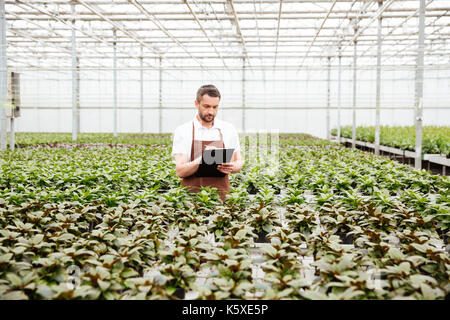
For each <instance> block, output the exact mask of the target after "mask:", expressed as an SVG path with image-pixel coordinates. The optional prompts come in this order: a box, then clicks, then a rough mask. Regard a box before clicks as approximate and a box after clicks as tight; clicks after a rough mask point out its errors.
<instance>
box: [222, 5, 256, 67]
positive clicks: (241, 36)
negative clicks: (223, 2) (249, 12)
mask: <svg viewBox="0 0 450 320" xmlns="http://www.w3.org/2000/svg"><path fill="white" fill-rule="evenodd" d="M227 1H228V3H229V5H230V8H231V12H232V13H233V17H234V22H235V23H236V31H237V33H238V35H239V37H240V38H241V43H242V51H243V53H244V55H245V58H246V60H247V62H248V65H249V66H250V60H249V57H248V53H247V46H246V44H245V40H244V36H243V35H242V30H241V27H240V25H239V18H238V16H237V14H236V10H235V9H234V4H233V0H227Z"/></svg>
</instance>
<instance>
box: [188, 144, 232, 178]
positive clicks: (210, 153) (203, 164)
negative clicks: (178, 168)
mask: <svg viewBox="0 0 450 320" xmlns="http://www.w3.org/2000/svg"><path fill="white" fill-rule="evenodd" d="M233 153H234V149H232V148H231V149H227V148H217V149H209V150H204V151H203V154H202V160H201V161H200V164H199V166H198V169H197V171H196V172H195V173H194V176H196V177H225V173H223V172H220V171H219V170H217V165H219V164H222V163H227V162H230V161H231V158H232V157H233Z"/></svg>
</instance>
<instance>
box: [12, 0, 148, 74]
mask: <svg viewBox="0 0 450 320" xmlns="http://www.w3.org/2000/svg"><path fill="white" fill-rule="evenodd" d="M17 2H18V3H20V4H22V5H25V6H28V7H30V8H32V9H34V10H36V11H37V12H40V13H42V14H44V15H46V16H49V17H50V18H52V19H54V20H55V21H57V22H59V23H61V24H64V25H66V26H68V27H69V28H70V29H75V30H76V31H78V32H80V33H82V34H84V35H85V36H87V37H89V38H92V39H95V40H97V41H99V42H101V43H103V44H105V45H106V46H108V47H109V46H110V45H111V43H109V42H108V41H106V40H105V39H103V38H101V37H99V36H97V35H95V34H92V33H89V32H87V31H86V30H83V29H82V28H79V27H77V26H76V25H73V24H71V23H68V22H66V21H65V20H63V19H61V18H59V17H58V16H57V15H55V14H53V13H51V12H49V11H47V10H45V9H42V8H40V7H37V6H35V5H33V4H30V3H26V2H23V1H21V0H17ZM18 7H19V8H22V7H21V6H19V5H18ZM24 10H25V9H24ZM19 19H21V20H25V21H27V22H32V21H31V20H30V19H26V18H22V17H19ZM37 25H38V24H37ZM40 28H43V27H40ZM53 32H54V31H53ZM54 33H55V32H54ZM55 34H56V33H55ZM30 37H31V36H30ZM61 37H62V36H61ZM63 38H64V37H63ZM32 41H38V40H37V39H35V38H33V37H32ZM54 42H55V41H52V43H54ZM41 43H42V45H44V46H50V47H52V46H53V45H50V44H47V43H44V42H41ZM53 47H55V46H53ZM55 48H56V47H55ZM60 48H64V47H60ZM64 49H66V48H64ZM93 51H96V52H98V53H99V54H100V52H99V51H98V50H97V48H94V49H93ZM122 52H124V53H128V52H126V51H122ZM101 54H103V56H108V58H109V59H111V58H112V56H109V55H108V54H107V53H104V52H103V53H101ZM83 58H84V59H90V58H89V57H86V56H84V55H83ZM92 59H96V58H92ZM127 66H128V65H127ZM148 66H149V67H153V68H155V69H156V67H154V66H152V65H148Z"/></svg>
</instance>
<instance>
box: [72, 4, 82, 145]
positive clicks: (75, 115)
mask: <svg viewBox="0 0 450 320" xmlns="http://www.w3.org/2000/svg"><path fill="white" fill-rule="evenodd" d="M70 7H71V9H72V141H77V137H78V132H79V123H78V122H79V112H80V111H79V108H78V98H79V94H78V92H79V90H80V87H79V78H78V75H77V73H78V59H77V39H76V33H75V3H73V2H72V3H71V5H70Z"/></svg>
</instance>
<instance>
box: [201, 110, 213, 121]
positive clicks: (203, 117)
mask: <svg viewBox="0 0 450 320" xmlns="http://www.w3.org/2000/svg"><path fill="white" fill-rule="evenodd" d="M198 116H199V117H200V119H202V120H203V121H205V122H213V121H214V118H215V117H214V116H208V115H206V114H202V113H201V112H199V113H198Z"/></svg>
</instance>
